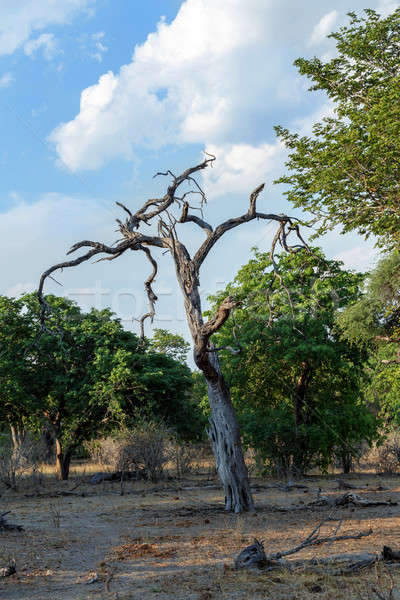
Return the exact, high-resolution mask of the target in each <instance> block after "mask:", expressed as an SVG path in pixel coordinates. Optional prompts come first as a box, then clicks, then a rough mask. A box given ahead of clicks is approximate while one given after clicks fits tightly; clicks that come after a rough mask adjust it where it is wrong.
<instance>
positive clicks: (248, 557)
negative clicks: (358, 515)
mask: <svg viewBox="0 0 400 600" xmlns="http://www.w3.org/2000/svg"><path fill="white" fill-rule="evenodd" d="M330 520H332V517H327V518H326V519H323V520H322V521H321V522H320V523H318V525H317V526H316V527H315V528H314V529H313V530H312V531H311V533H310V534H309V535H308V536H307V537H306V539H305V540H303V541H302V542H301V543H300V544H298V545H297V546H295V547H294V548H290V549H289V550H282V551H280V552H275V553H273V554H268V555H267V554H265V551H264V545H263V542H262V541H260V540H257V539H254V543H253V544H252V545H251V546H247V548H245V549H244V550H242V552H241V553H240V554H239V555H238V556H237V557H236V560H235V567H236V569H243V568H254V567H257V568H270V567H272V568H277V567H282V561H281V559H282V558H283V557H285V556H290V555H292V554H297V552H300V551H301V550H304V549H305V548H310V547H312V546H320V545H322V544H326V543H330V544H332V543H333V542H341V541H344V540H358V539H360V538H363V537H367V536H369V535H371V533H372V529H369V530H368V531H360V532H359V533H355V534H348V535H332V534H331V535H328V536H325V537H320V532H321V528H322V526H323V525H324V524H325V523H326V522H327V521H330ZM339 525H340V522H339ZM337 530H338V527H336V530H335V532H334V533H336V532H337ZM285 564H286V562H285Z"/></svg>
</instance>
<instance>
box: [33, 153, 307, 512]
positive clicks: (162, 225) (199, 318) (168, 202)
mask: <svg viewBox="0 0 400 600" xmlns="http://www.w3.org/2000/svg"><path fill="white" fill-rule="evenodd" d="M214 160H215V157H212V156H207V158H206V159H205V160H204V161H203V162H202V163H200V164H198V165H196V166H194V167H191V168H189V169H187V170H186V171H184V172H183V173H182V174H181V175H178V176H176V175H174V174H173V173H172V172H171V171H167V172H166V173H157V175H164V176H169V177H171V180H172V181H171V183H170V185H169V186H168V188H167V192H166V194H165V195H164V196H163V197H162V198H151V199H149V200H147V201H146V202H145V203H144V204H143V206H142V207H141V208H139V210H137V211H136V212H131V210H130V209H129V208H127V207H126V206H124V205H122V204H120V203H117V204H118V205H119V206H120V207H121V208H122V209H123V210H124V211H125V212H126V214H127V218H126V219H125V221H123V222H122V221H120V220H117V222H118V230H119V232H120V234H121V236H122V237H121V238H120V239H119V240H118V241H117V242H116V243H115V244H113V245H111V246H107V245H105V244H102V243H100V242H92V241H82V242H78V243H76V244H74V245H73V246H72V248H71V250H70V251H69V253H68V254H71V253H73V252H76V251H77V250H80V249H81V248H88V250H87V252H85V253H84V254H82V255H81V256H79V257H78V258H75V259H74V260H70V261H66V262H62V263H59V264H57V265H54V266H52V267H51V268H49V269H48V270H47V271H45V272H44V273H43V275H42V277H41V279H40V285H39V291H38V295H39V301H40V303H41V306H42V327H43V328H44V327H45V319H46V314H47V313H48V311H49V310H50V307H49V306H48V305H47V303H46V300H45V298H44V296H43V286H44V283H45V281H46V279H47V278H48V277H50V276H51V275H52V273H53V272H54V271H56V270H57V269H63V268H66V267H74V266H77V265H79V264H81V263H83V262H85V261H87V260H89V259H91V258H92V257H95V256H98V255H104V256H101V258H99V259H98V260H114V259H116V258H118V257H120V256H121V255H122V254H124V253H125V252H126V251H128V250H133V251H140V252H143V253H144V254H145V255H146V257H147V259H148V261H149V262H150V264H151V267H152V272H151V274H150V276H149V277H148V279H147V280H146V281H145V284H144V285H145V290H146V293H147V297H148V301H149V310H148V312H147V313H146V314H144V315H143V316H142V317H141V319H140V331H141V335H142V336H143V335H144V322H145V320H146V319H150V321H152V320H153V317H154V314H155V302H156V300H157V296H156V294H155V293H154V290H153V287H152V286H153V283H154V280H155V277H156V275H157V271H158V265H157V262H156V260H155V258H154V256H153V254H152V251H153V249H160V250H163V251H167V252H169V254H170V255H171V257H172V259H173V261H174V264H175V270H176V277H177V280H178V283H179V286H180V289H181V291H182V294H183V298H184V306H185V311H186V317H187V322H188V325H189V329H190V332H191V335H192V338H193V343H194V361H195V363H196V365H197V367H198V368H199V369H200V370H201V371H202V372H203V373H204V375H205V378H206V381H207V386H208V396H209V401H210V407H211V415H212V416H211V419H210V428H209V436H210V439H211V444H212V447H213V451H214V455H215V459H216V465H217V471H218V474H219V477H220V479H221V481H222V484H223V487H224V491H225V508H226V510H229V511H234V512H237V513H239V512H242V511H245V510H252V509H253V508H254V505H253V499H252V495H251V491H250V486H249V480H248V474H247V468H246V465H245V462H244V459H243V452H242V447H241V442H240V435H239V428H238V423H237V419H236V416H235V412H234V408H233V405H232V402H231V397H230V391H229V388H228V385H227V383H226V381H225V380H224V378H223V376H222V372H221V368H220V363H219V357H218V350H219V349H217V348H215V346H214V345H213V343H212V342H211V337H212V335H213V334H214V333H216V332H217V331H218V330H219V329H220V328H221V327H222V325H223V324H224V323H225V321H226V320H227V319H228V317H229V315H230V313H231V311H232V309H233V308H234V307H235V305H236V301H235V299H234V298H232V297H230V296H228V297H227V298H225V299H224V300H223V302H222V303H221V304H220V306H219V308H218V310H217V312H216V314H215V315H214V316H212V317H211V318H209V320H208V321H207V322H204V320H203V314H202V308H201V302H200V294H199V286H200V269H201V266H202V264H203V262H204V260H205V259H206V258H207V256H208V254H209V253H210V251H211V250H212V248H213V247H214V246H215V245H216V243H217V242H218V241H219V239H220V238H221V237H222V236H223V235H224V234H225V233H226V232H228V231H230V230H231V229H234V228H235V227H239V226H240V225H243V224H245V223H248V222H249V221H254V220H258V219H263V220H267V221H275V222H276V223H277V232H276V234H275V236H274V239H273V243H272V249H271V258H272V262H273V264H275V263H274V253H275V248H276V246H277V244H280V245H281V246H282V247H283V249H284V250H286V251H292V252H294V251H297V250H298V249H300V248H301V247H303V246H304V242H303V240H302V238H301V235H300V232H299V228H298V223H297V220H296V219H292V218H290V217H287V216H285V215H276V214H265V213H261V212H258V210H257V206H256V203H257V198H258V196H259V194H260V193H261V192H262V190H263V189H264V184H262V185H259V186H258V187H257V188H256V189H255V190H254V191H253V192H252V194H251V195H250V203H249V207H248V210H247V211H246V212H245V213H244V214H242V215H240V216H239V217H236V218H231V219H228V220H227V221H225V222H223V223H221V224H220V225H218V226H217V227H215V228H214V227H212V226H211V225H210V224H209V223H207V222H206V221H205V220H204V219H203V213H202V207H203V205H204V203H205V202H206V197H205V194H204V192H203V190H202V189H201V187H200V186H199V184H198V183H197V181H196V179H195V178H194V175H195V174H196V173H199V172H200V171H202V170H203V169H205V168H207V167H208V166H209V165H211V164H212V163H213V161H214ZM184 185H189V186H192V188H191V189H186V190H185V189H183V191H181V189H182V188H183V186H184ZM194 195H196V196H197V197H198V198H199V199H200V202H199V206H197V207H193V206H191V205H190V204H189V200H190V199H191V198H193V197H194ZM193 210H200V213H199V214H200V215H201V216H198V215H196V214H193ZM188 223H191V224H193V225H195V226H197V227H199V228H200V229H202V231H203V232H204V234H205V240H204V241H203V243H202V244H200V246H199V248H198V249H197V251H196V252H195V253H194V255H193V256H191V255H190V254H189V251H188V249H187V248H186V246H185V245H184V244H183V243H182V242H181V241H180V239H179V236H178V230H179V227H181V226H182V225H183V224H188ZM151 225H153V226H156V227H157V230H156V229H155V227H153V229H152V230H150V231H149V229H147V227H146V228H144V227H143V226H151ZM143 229H145V231H143ZM146 229H147V231H146ZM290 233H293V234H294V235H295V236H296V238H297V241H298V243H297V244H296V245H294V246H290V245H289V243H288V235H289V234H290ZM150 249H151V250H150Z"/></svg>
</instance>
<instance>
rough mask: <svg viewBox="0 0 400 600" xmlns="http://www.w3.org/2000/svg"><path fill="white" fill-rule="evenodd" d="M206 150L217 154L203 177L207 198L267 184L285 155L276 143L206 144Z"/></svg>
mask: <svg viewBox="0 0 400 600" xmlns="http://www.w3.org/2000/svg"><path fill="white" fill-rule="evenodd" d="M206 151H207V153H209V154H213V155H214V156H216V157H217V160H216V161H215V162H214V163H213V166H212V168H209V169H207V170H206V171H205V172H204V176H203V178H204V186H205V191H206V194H207V197H208V198H213V197H217V196H223V195H224V194H230V193H232V192H235V193H245V194H250V193H251V192H252V191H253V189H254V188H255V187H257V186H258V185H260V183H268V184H270V183H271V182H272V180H273V179H274V177H275V176H276V175H277V173H278V171H279V167H282V164H283V161H284V159H285V156H286V152H285V149H284V147H283V146H282V145H281V144H280V143H279V142H277V143H276V144H260V145H258V146H252V145H250V144H233V145H231V144H226V145H219V146H217V145H209V146H207V148H206Z"/></svg>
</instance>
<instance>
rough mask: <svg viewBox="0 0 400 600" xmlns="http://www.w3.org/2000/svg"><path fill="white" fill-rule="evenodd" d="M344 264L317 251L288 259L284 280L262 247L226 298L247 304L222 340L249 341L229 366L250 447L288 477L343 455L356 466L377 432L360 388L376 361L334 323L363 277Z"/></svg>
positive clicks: (280, 264)
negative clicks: (361, 446)
mask: <svg viewBox="0 0 400 600" xmlns="http://www.w3.org/2000/svg"><path fill="white" fill-rule="evenodd" d="M341 265H342V263H339V262H337V261H331V260H327V259H325V257H324V256H323V254H322V252H321V251H320V250H318V249H313V251H312V253H311V254H309V253H306V252H304V251H303V252H299V253H295V254H282V255H280V257H279V258H278V260H277V262H276V267H277V272H278V273H279V275H278V276H277V275H276V273H275V271H274V270H273V269H272V263H271V259H270V257H269V255H268V254H265V253H261V252H258V251H256V252H255V256H254V258H253V259H252V260H250V262H249V263H248V264H247V265H245V266H243V267H242V268H241V269H240V271H239V273H238V275H237V276H236V278H235V280H234V282H233V283H232V284H229V285H228V286H227V289H226V290H224V291H223V292H221V293H220V295H221V297H224V296H225V295H226V294H227V293H228V294H230V295H231V296H233V297H234V298H235V299H236V300H237V302H238V303H239V305H240V308H239V309H237V310H236V311H235V325H234V328H233V330H232V327H231V325H228V324H226V325H225V326H224V327H223V329H222V330H221V332H220V333H219V334H218V342H217V343H218V345H219V346H221V347H225V348H226V347H231V349H232V350H233V351H235V348H236V349H237V350H238V349H239V347H238V343H239V344H240V349H241V351H240V352H238V353H236V354H232V353H229V354H227V356H226V358H225V363H224V364H225V365H226V376H227V379H228V381H229V382H230V385H231V387H232V395H233V398H234V403H235V406H236V407H237V410H238V413H239V420H240V422H241V425H242V433H243V436H244V441H245V443H246V445H247V446H252V447H253V448H254V449H255V450H256V452H257V453H258V455H259V456H260V457H261V458H262V459H263V460H267V461H268V462H270V463H272V464H273V465H275V466H278V467H279V468H280V469H283V470H285V471H286V472H288V471H290V470H291V469H294V470H295V471H303V470H305V469H307V468H310V467H311V466H314V465H318V466H320V467H322V468H326V467H327V466H328V464H329V463H330V462H331V461H332V459H333V457H334V456H340V458H341V459H342V462H343V464H344V466H345V468H346V469H348V466H349V459H350V458H351V456H354V455H355V454H356V453H357V449H358V445H359V444H360V442H361V441H362V440H368V441H371V440H372V439H373V438H374V436H375V435H376V420H375V418H374V416H373V415H372V414H371V413H370V412H369V411H368V410H367V406H366V403H365V401H364V400H363V398H362V392H361V390H362V385H363V382H364V379H365V371H364V361H365V360H366V356H367V355H366V353H365V352H364V351H363V350H362V349H360V348H358V347H356V346H352V345H351V344H350V343H349V342H347V341H346V340H343V339H341V337H340V331H338V330H337V328H336V327H335V317H336V314H337V312H338V311H339V310H341V309H342V308H343V307H344V306H346V305H347V304H348V303H349V302H351V301H354V300H355V299H357V298H358V297H359V294H360V291H359V288H360V284H361V282H362V280H363V275H360V274H356V273H352V272H350V271H345V270H343V269H342V268H341ZM213 300H214V302H215V303H218V301H219V295H218V296H217V297H214V298H213Z"/></svg>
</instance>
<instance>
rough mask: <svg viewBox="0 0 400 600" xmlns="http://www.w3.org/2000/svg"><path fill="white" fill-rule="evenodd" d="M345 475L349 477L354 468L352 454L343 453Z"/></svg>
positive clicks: (342, 460)
mask: <svg viewBox="0 0 400 600" xmlns="http://www.w3.org/2000/svg"><path fill="white" fill-rule="evenodd" d="M341 462H342V469H343V473H344V474H346V475H348V474H349V473H350V471H351V470H352V468H353V456H352V455H351V453H350V452H342V455H341Z"/></svg>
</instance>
